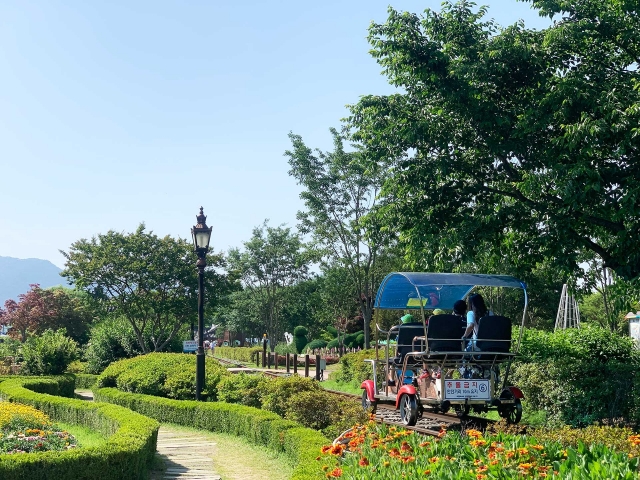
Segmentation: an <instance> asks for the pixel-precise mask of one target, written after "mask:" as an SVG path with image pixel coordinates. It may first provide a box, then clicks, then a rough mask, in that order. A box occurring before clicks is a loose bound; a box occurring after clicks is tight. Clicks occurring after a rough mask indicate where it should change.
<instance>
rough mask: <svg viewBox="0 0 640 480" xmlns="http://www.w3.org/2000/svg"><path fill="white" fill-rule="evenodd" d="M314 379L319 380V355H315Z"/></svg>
mask: <svg viewBox="0 0 640 480" xmlns="http://www.w3.org/2000/svg"><path fill="white" fill-rule="evenodd" d="M316 380H317V381H320V355H316Z"/></svg>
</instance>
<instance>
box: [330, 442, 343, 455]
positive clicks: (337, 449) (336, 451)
mask: <svg viewBox="0 0 640 480" xmlns="http://www.w3.org/2000/svg"><path fill="white" fill-rule="evenodd" d="M342 452H344V445H342V444H340V443H338V444H336V445H332V446H331V448H330V449H329V453H330V454H331V455H336V456H340V455H342Z"/></svg>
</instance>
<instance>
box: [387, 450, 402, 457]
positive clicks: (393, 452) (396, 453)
mask: <svg viewBox="0 0 640 480" xmlns="http://www.w3.org/2000/svg"><path fill="white" fill-rule="evenodd" d="M389 456H390V457H391V458H396V457H399V456H400V450H398V449H397V448H395V447H394V448H392V449H391V450H389Z"/></svg>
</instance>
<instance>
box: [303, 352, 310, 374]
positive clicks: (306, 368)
mask: <svg viewBox="0 0 640 480" xmlns="http://www.w3.org/2000/svg"><path fill="white" fill-rule="evenodd" d="M308 376H309V355H305V356H304V377H305V378H307V377H308Z"/></svg>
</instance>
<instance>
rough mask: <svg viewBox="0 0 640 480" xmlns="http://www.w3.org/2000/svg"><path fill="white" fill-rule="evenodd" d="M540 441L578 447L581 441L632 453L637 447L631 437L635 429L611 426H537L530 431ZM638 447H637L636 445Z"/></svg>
mask: <svg viewBox="0 0 640 480" xmlns="http://www.w3.org/2000/svg"><path fill="white" fill-rule="evenodd" d="M528 434H529V435H531V436H532V437H535V438H536V439H537V440H538V441H539V442H558V443H560V444H561V445H562V446H564V447H574V448H575V447H577V446H578V445H579V444H580V443H583V444H585V445H597V444H600V445H605V446H606V447H608V448H610V449H612V450H616V451H618V452H625V453H632V452H633V451H634V450H635V448H634V446H633V444H632V443H631V442H629V437H630V436H631V435H633V434H634V432H633V430H632V429H630V428H624V427H609V426H595V425H591V426H589V427H586V428H572V427H569V426H566V425H565V426H563V427H561V428H556V429H550V428H536V429H533V430H530V431H529V432H528ZM636 448H637V447H636Z"/></svg>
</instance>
